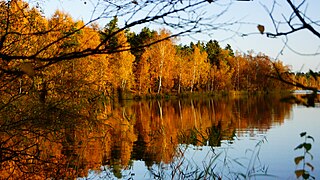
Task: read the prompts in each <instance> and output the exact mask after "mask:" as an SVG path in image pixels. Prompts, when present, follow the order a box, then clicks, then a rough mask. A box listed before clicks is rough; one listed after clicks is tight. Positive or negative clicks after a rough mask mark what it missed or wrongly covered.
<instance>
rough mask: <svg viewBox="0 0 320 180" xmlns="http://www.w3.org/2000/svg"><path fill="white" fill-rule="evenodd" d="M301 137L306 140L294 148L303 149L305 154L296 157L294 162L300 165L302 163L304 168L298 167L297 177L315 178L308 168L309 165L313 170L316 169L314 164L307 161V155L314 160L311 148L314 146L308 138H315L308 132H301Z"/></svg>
mask: <svg viewBox="0 0 320 180" xmlns="http://www.w3.org/2000/svg"><path fill="white" fill-rule="evenodd" d="M300 137H304V142H303V143H301V144H299V145H298V146H297V147H296V148H294V150H298V149H303V155H302V156H297V157H295V158H294V162H295V163H296V165H297V166H298V165H299V164H302V169H297V170H296V171H295V174H296V177H297V178H300V177H302V178H303V179H315V177H314V176H311V175H310V172H309V171H308V170H307V167H308V168H310V169H311V171H313V170H314V167H313V165H312V164H311V163H310V162H307V161H306V158H307V155H309V156H310V158H311V160H313V156H312V154H311V153H310V150H311V148H312V144H311V143H308V140H312V141H313V142H314V138H313V137H312V136H310V135H307V133H306V132H302V133H300Z"/></svg>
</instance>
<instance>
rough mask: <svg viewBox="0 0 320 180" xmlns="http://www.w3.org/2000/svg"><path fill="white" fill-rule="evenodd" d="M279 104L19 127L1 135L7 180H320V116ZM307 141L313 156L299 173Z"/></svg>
mask: <svg viewBox="0 0 320 180" xmlns="http://www.w3.org/2000/svg"><path fill="white" fill-rule="evenodd" d="M280 99H281V98H280V96H274V95H273V96H271V95H268V96H250V97H238V98H232V97H224V98H209V97H202V98H193V99H191V98H186V99H172V100H150V101H125V102H122V103H113V102H109V103H103V104H100V105H99V106H95V108H96V110H95V113H94V114H88V115H89V116H92V118H90V119H86V120H83V121H82V120H80V119H85V118H82V117H80V118H79V117H77V118H78V120H77V121H71V122H69V121H67V120H62V121H58V120H57V121H55V122H52V123H51V124H50V123H49V122H45V123H35V122H32V123H29V122H28V123H24V124H22V123H21V122H15V123H13V124H10V125H7V126H2V127H1V137H2V140H1V152H0V153H2V155H1V168H0V179H5V178H12V179H15V178H18V177H19V178H23V179H41V178H43V177H46V178H49V177H55V178H57V179H59V178H62V179H63V178H66V177H78V179H139V180H140V179H197V178H199V179H218V178H222V179H250V178H256V179H295V178H296V174H295V171H296V170H299V169H302V168H303V165H302V164H303V163H304V162H305V166H304V169H305V170H306V171H308V172H309V173H310V174H311V175H312V176H314V177H315V178H316V179H318V178H320V143H319V141H320V129H319V127H320V122H319V117H320V109H319V108H317V107H315V108H308V107H305V106H301V105H295V104H289V103H285V102H281V101H280ZM63 116H64V117H66V116H68V117H69V116H70V118H75V117H73V116H71V115H69V114H66V113H65V114H63ZM57 119H61V118H57ZM19 123H20V124H19ZM4 125H5V124H4ZM4 127H5V128H4ZM301 132H307V135H310V136H312V137H313V139H314V142H313V140H312V138H307V142H308V143H311V144H312V147H311V150H310V151H309V152H310V154H311V155H312V156H310V155H309V154H306V155H305V161H303V160H301V161H300V162H298V165H296V164H295V161H294V160H295V158H296V157H299V156H303V155H304V150H303V149H297V150H295V148H296V147H297V146H298V145H299V144H301V143H303V142H304V141H305V139H304V138H302V137H300V133H301ZM311 157H312V158H311ZM307 163H308V164H307Z"/></svg>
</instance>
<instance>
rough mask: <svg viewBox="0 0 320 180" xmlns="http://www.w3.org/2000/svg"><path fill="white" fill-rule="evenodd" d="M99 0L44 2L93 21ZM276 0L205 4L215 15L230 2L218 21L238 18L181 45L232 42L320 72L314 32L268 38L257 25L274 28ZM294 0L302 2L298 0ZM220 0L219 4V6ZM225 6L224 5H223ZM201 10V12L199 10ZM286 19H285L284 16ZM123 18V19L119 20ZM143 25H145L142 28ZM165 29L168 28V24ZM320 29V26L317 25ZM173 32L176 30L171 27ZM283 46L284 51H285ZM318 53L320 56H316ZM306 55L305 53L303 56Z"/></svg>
mask: <svg viewBox="0 0 320 180" xmlns="http://www.w3.org/2000/svg"><path fill="white" fill-rule="evenodd" d="M97 1H99V0H91V1H85V0H47V1H43V3H42V4H41V6H42V8H43V10H44V13H45V15H46V16H47V17H50V16H51V15H52V14H53V13H54V12H55V10H57V9H59V10H62V11H64V12H67V13H69V14H70V15H71V16H72V17H73V18H74V19H75V20H83V21H85V22H87V21H89V20H90V18H91V15H92V12H93V5H92V4H91V2H94V3H96V2H97ZM272 2H273V1H272V0H253V1H241V2H240V1H239V2H236V1H233V2H231V1H230V0H220V1H216V2H214V3H211V4H209V3H208V5H207V6H205V7H204V8H203V9H202V11H201V13H205V16H207V17H211V15H212V14H214V13H217V12H218V11H221V9H219V8H222V7H225V6H223V5H225V4H230V3H231V5H230V6H228V7H229V8H228V10H227V11H226V12H225V13H224V14H223V15H222V16H221V17H219V18H218V19H217V20H216V22H217V23H220V22H231V21H238V22H241V23H236V24H235V25H233V26H230V27H228V28H227V29H218V30H212V31H210V32H201V33H199V34H193V35H192V36H191V37H189V36H185V37H181V38H179V41H178V42H177V43H178V44H180V43H181V44H189V43H190V42H191V41H193V42H196V41H197V40H200V41H202V42H207V41H209V40H211V39H215V40H218V41H219V43H220V45H221V46H222V47H224V46H225V45H226V44H230V45H231V47H232V48H233V50H234V51H237V52H240V53H247V52H248V51H253V52H255V53H264V54H266V55H268V56H269V57H271V58H272V59H278V60H281V61H282V62H283V63H284V64H285V65H289V66H290V67H291V70H292V71H293V72H297V71H304V72H306V71H309V69H312V70H314V71H320V38H318V37H316V36H315V35H313V34H312V33H311V32H309V31H307V30H302V31H299V32H296V33H294V34H291V35H289V36H287V37H286V38H285V37H279V38H267V37H266V36H265V34H264V35H262V34H260V33H259V31H258V29H257V25H258V24H261V25H263V26H264V27H265V31H273V30H274V29H273V25H272V23H271V22H272V21H271V18H270V17H269V15H268V13H267V11H266V9H265V8H264V7H263V5H265V6H266V7H268V9H270V8H271V7H272ZM294 2H299V1H297V0H295V1H294ZM215 3H218V4H219V6H217V4H215ZM277 3H278V4H277V5H276V6H275V7H276V8H275V11H274V12H275V17H276V18H277V19H281V18H282V15H284V16H285V17H289V15H290V13H291V11H290V8H289V6H288V4H286V2H285V0H277ZM307 3H308V6H305V7H304V9H306V11H305V12H306V14H307V15H308V16H309V17H311V18H312V20H318V21H320V11H319V7H320V1H319V0H307ZM221 5H222V6H221ZM199 13H200V12H199ZM281 20H283V19H281ZM119 21H121V20H120V19H119ZM106 23H108V21H107V20H103V21H99V24H100V25H101V26H102V27H103V26H104V25H105V24H106ZM138 28H141V27H138ZM149 28H151V29H155V30H157V29H159V28H160V27H159V26H151V27H149ZM164 28H166V27H165V26H164ZM132 30H133V31H135V30H136V31H139V29H132ZM317 30H318V31H320V27H317ZM171 31H174V29H173V30H171ZM233 31H235V32H237V33H246V34H249V35H248V36H244V37H243V36H240V35H236V34H235V33H234V32H233ZM284 42H287V45H288V46H287V47H284ZM282 49H283V50H282ZM315 53H318V54H319V55H314V54H315ZM302 54H304V55H302Z"/></svg>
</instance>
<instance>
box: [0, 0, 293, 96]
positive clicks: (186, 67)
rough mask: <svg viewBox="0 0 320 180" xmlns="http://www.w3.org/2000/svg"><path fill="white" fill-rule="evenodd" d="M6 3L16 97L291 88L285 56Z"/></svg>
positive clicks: (6, 42) (5, 53)
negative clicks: (284, 78) (183, 41)
mask: <svg viewBox="0 0 320 180" xmlns="http://www.w3.org/2000/svg"><path fill="white" fill-rule="evenodd" d="M1 8H3V9H4V10H6V11H7V14H10V16H6V13H3V14H2V15H1V19H3V21H2V22H1V23H0V26H1V30H0V31H1V37H2V38H1V44H0V52H1V53H0V64H1V67H0V76H1V82H0V85H1V90H2V91H5V92H6V93H8V95H9V96H10V97H11V98H12V97H14V96H19V95H21V94H24V95H25V94H34V95H35V96H37V97H38V98H39V100H40V101H41V102H45V101H46V100H47V99H48V98H49V99H50V98H56V97H58V96H65V95H66V94H71V96H79V97H80V96H86V95H84V94H87V93H88V94H91V95H92V94H95V93H94V92H97V93H98V94H99V93H101V92H102V93H104V94H114V93H116V92H118V95H119V96H121V95H122V94H123V92H130V93H133V94H137V95H143V94H149V93H151V94H156V93H158V94H161V93H162V94H163V93H183V92H194V91H198V92H213V91H230V90H236V91H243V90H245V91H273V90H284V89H287V90H288V89H291V87H290V86H289V85H286V84H284V83H281V82H280V81H278V80H277V79H276V78H274V77H277V76H278V74H285V73H287V74H288V72H289V70H290V69H289V67H288V66H285V65H283V63H282V62H281V61H276V62H275V61H273V60H271V58H270V57H268V56H267V55H265V54H262V53H258V54H254V52H248V53H238V52H234V51H233V50H232V47H231V46H230V45H227V46H226V47H221V46H220V44H219V42H217V41H216V40H210V41H208V42H206V43H205V42H191V43H190V44H189V45H177V42H178V39H177V38H174V37H172V36H171V33H170V32H169V31H168V30H166V29H160V30H158V31H156V30H151V29H149V28H147V27H144V28H142V30H141V31H140V32H139V33H136V32H132V31H130V29H125V30H123V29H120V28H119V27H118V19H117V17H116V16H115V17H114V18H113V19H112V20H111V21H110V22H109V23H108V24H107V25H106V26H105V27H103V28H100V27H99V25H98V24H95V23H92V24H90V25H87V24H84V22H83V21H81V20H73V19H72V17H71V16H70V15H68V14H67V13H64V12H61V11H56V12H55V14H54V15H53V16H52V17H50V18H46V17H43V16H42V14H41V13H40V12H39V11H38V9H36V8H34V7H29V5H28V4H27V3H25V2H22V1H15V3H12V4H11V5H10V7H7V4H6V3H5V2H2V3H1ZM3 12H5V11H3ZM8 18H9V19H8ZM78 52H81V53H78ZM86 53H88V54H86ZM292 76H294V75H293V74H291V75H290V77H292ZM7 100H8V97H7Z"/></svg>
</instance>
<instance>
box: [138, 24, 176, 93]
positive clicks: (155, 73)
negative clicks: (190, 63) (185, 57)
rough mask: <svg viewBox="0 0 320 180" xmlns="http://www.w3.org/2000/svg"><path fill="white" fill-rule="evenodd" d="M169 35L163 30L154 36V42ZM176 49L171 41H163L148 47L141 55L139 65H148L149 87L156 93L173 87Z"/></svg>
mask: <svg viewBox="0 0 320 180" xmlns="http://www.w3.org/2000/svg"><path fill="white" fill-rule="evenodd" d="M169 36H170V33H169V32H168V31H166V30H164V29H162V30H160V32H159V34H157V35H156V36H155V41H157V40H160V39H165V38H166V37H169ZM175 55H176V49H175V47H174V45H173V42H172V40H171V39H167V40H163V41H161V42H158V43H156V44H154V45H152V46H150V47H148V48H147V49H146V50H145V52H144V53H143V54H142V57H141V58H142V59H143V60H141V63H145V62H148V63H149V65H150V71H149V73H150V79H151V83H152V84H151V87H152V88H153V89H154V91H156V92H157V93H160V91H161V89H162V88H164V89H167V90H170V89H171V88H172V87H173V85H174V81H173V70H174V69H173V68H174V66H175ZM141 66H142V65H141Z"/></svg>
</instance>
